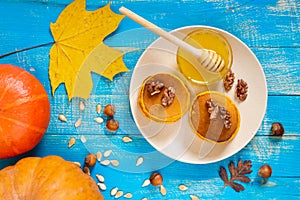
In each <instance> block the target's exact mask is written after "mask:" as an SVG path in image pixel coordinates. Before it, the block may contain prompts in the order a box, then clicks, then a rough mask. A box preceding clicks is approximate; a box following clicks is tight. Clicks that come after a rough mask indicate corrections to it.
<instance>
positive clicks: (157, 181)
mask: <svg viewBox="0 0 300 200" xmlns="http://www.w3.org/2000/svg"><path fill="white" fill-rule="evenodd" d="M150 182H151V184H152V185H153V186H161V185H162V182H163V177H162V176H161V174H160V173H157V172H153V173H152V174H151V176H150Z"/></svg>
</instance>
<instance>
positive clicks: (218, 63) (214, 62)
mask: <svg viewBox="0 0 300 200" xmlns="http://www.w3.org/2000/svg"><path fill="white" fill-rule="evenodd" d="M119 11H120V12H121V13H123V14H124V15H126V16H127V17H129V18H130V19H132V20H133V21H135V22H137V23H139V24H140V25H142V26H143V27H145V28H147V29H149V30H150V31H152V32H153V33H155V34H157V35H159V36H161V37H163V38H165V39H166V40H168V41H170V42H171V43H173V44H175V45H177V46H178V47H180V48H182V49H184V50H185V51H187V52H189V53H190V54H192V55H193V56H194V57H195V58H196V59H197V60H198V62H199V63H200V64H201V66H203V67H205V68H206V69H208V70H209V71H211V72H220V71H221V70H222V69H223V68H224V67H225V62H224V60H223V58H222V57H221V56H220V55H219V54H217V53H216V52H215V51H212V50H207V49H199V48H195V47H193V46H192V45H190V44H188V43H186V42H184V41H182V40H181V39H179V38H177V37H176V36H174V35H172V34H171V33H169V32H167V31H165V30H163V29H161V28H160V27H158V26H156V25H155V24H153V23H151V22H149V21H147V20H146V19H144V18H142V17H141V16H139V15H137V14H136V13H134V12H132V11H131V10H129V9H127V8H125V7H123V6H122V7H121V8H120V9H119Z"/></svg>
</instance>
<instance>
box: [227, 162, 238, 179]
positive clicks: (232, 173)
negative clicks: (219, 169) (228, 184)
mask: <svg viewBox="0 0 300 200" xmlns="http://www.w3.org/2000/svg"><path fill="white" fill-rule="evenodd" d="M228 169H229V172H230V175H231V177H235V176H236V174H237V171H236V169H235V166H234V162H232V161H231V162H230V163H229V165H228Z"/></svg>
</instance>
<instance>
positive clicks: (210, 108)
mask: <svg viewBox="0 0 300 200" xmlns="http://www.w3.org/2000/svg"><path fill="white" fill-rule="evenodd" d="M206 106H207V112H208V113H209V114H210V115H209V119H210V120H215V119H217V117H218V116H219V117H220V119H222V120H223V121H224V127H225V128H226V129H230V127H231V126H232V122H231V116H230V113H229V111H228V110H226V109H225V108H224V107H223V106H219V105H217V104H216V103H215V102H213V100H212V99H209V100H207V101H206Z"/></svg>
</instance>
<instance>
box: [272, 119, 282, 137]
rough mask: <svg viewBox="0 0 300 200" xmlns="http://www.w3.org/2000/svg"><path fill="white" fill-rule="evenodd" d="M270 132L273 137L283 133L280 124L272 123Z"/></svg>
mask: <svg viewBox="0 0 300 200" xmlns="http://www.w3.org/2000/svg"><path fill="white" fill-rule="evenodd" d="M271 131H272V135H274V136H282V135H283V133H284V128H283V126H282V124H281V123H279V122H274V123H273V124H272V128H271Z"/></svg>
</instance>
